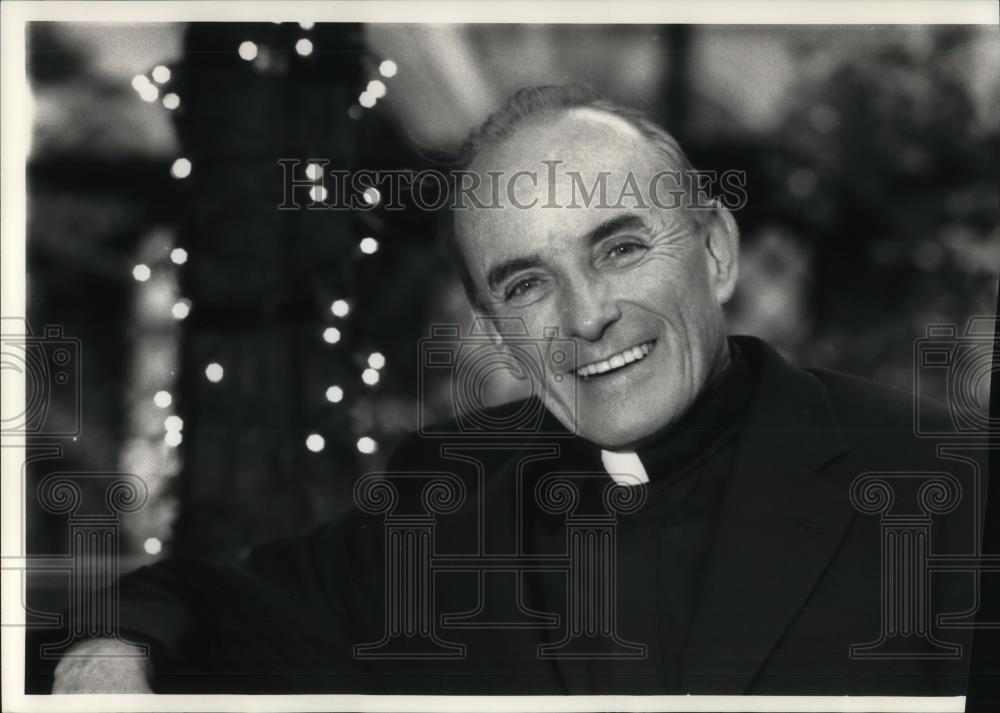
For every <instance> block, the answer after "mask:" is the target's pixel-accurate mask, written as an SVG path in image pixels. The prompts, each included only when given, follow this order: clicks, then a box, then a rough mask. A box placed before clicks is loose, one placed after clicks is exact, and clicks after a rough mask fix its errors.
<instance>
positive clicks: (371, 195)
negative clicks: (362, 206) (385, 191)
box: [362, 187, 382, 205]
mask: <svg viewBox="0 0 1000 713" xmlns="http://www.w3.org/2000/svg"><path fill="white" fill-rule="evenodd" d="M362 198H363V199H364V201H365V203H367V204H368V205H378V202H379V201H380V200H382V194H381V193H379V190H378V189H377V188H374V187H369V188H366V189H365V192H364V193H363V194H362Z"/></svg>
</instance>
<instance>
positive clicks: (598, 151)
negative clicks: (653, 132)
mask: <svg viewBox="0 0 1000 713" xmlns="http://www.w3.org/2000/svg"><path fill="white" fill-rule="evenodd" d="M647 141H648V139H647V138H646V137H645V136H644V135H643V134H642V133H641V132H640V131H639V130H638V129H637V128H636V127H635V126H633V125H632V124H631V123H629V122H628V121H626V120H625V119H623V118H621V117H619V116H616V115H614V114H611V113H609V112H607V111H603V110H600V109H591V108H588V107H576V108H573V109H568V110H566V111H565V112H564V113H563V114H562V115H560V116H558V117H556V118H553V119H548V120H543V121H540V122H538V123H527V124H525V125H523V126H520V127H518V128H517V129H516V130H515V131H514V132H513V134H512V135H511V136H509V137H507V138H505V139H503V140H502V141H500V142H499V143H498V144H496V145H494V146H492V147H489V148H487V149H486V150H484V151H483V152H482V153H481V154H480V156H479V157H477V159H476V160H475V161H473V163H472V167H471V168H472V170H473V171H487V170H506V171H518V170H527V171H530V170H537V169H538V167H539V166H541V163H540V162H541V161H542V160H545V161H560V162H562V163H565V164H576V165H577V168H580V169H588V170H591V171H616V170H619V169H620V167H621V166H622V164H623V163H628V162H629V160H628V159H629V158H630V157H634V156H639V155H645V154H646V153H647V151H646V150H647V149H648V148H649V147H648V145H647Z"/></svg>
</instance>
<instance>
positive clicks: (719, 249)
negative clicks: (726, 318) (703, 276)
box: [705, 199, 740, 305]
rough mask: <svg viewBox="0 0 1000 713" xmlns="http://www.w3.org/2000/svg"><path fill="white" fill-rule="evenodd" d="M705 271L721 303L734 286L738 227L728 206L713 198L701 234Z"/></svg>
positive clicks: (738, 254)
mask: <svg viewBox="0 0 1000 713" xmlns="http://www.w3.org/2000/svg"><path fill="white" fill-rule="evenodd" d="M705 251H706V253H707V257H708V274H709V279H710V280H711V281H712V291H713V292H714V293H715V298H716V299H717V300H718V301H719V304H720V305H721V304H725V303H726V302H728V301H729V299H730V298H731V297H732V296H733V291H734V290H735V289H736V278H737V276H738V274H739V266H740V229H739V227H738V226H737V225H736V219H735V218H733V214H732V213H730V212H729V209H728V208H726V207H725V206H724V205H722V202H721V201H719V200H718V199H716V200H715V208H714V209H713V212H712V215H711V217H710V218H709V220H708V225H707V226H706V235H705Z"/></svg>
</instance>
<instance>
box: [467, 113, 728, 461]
mask: <svg viewBox="0 0 1000 713" xmlns="http://www.w3.org/2000/svg"><path fill="white" fill-rule="evenodd" d="M543 160H558V161H560V162H561V163H560V164H559V165H558V167H557V168H556V171H555V176H554V178H553V177H552V176H551V172H550V170H549V168H548V167H547V166H546V165H544V164H542V163H541V161H543ZM471 168H472V171H474V172H476V173H479V174H481V175H486V173H485V172H487V171H499V172H502V179H501V183H500V184H501V186H502V189H501V190H500V204H501V206H502V207H501V208H500V209H492V208H471V209H465V210H459V211H458V212H457V214H456V232H457V240H458V244H459V248H460V250H461V251H462V253H463V256H464V259H465V261H466V264H467V266H468V269H469V271H470V273H471V275H472V279H473V281H474V283H475V285H476V287H477V289H478V293H479V295H480V296H481V299H482V302H483V303H484V310H485V316H488V317H493V318H502V319H515V320H516V319H520V320H523V323H524V325H525V326H526V328H527V330H528V335H529V337H531V338H533V339H535V340H537V341H538V343H540V344H541V345H542V349H541V352H542V354H543V355H544V356H543V359H544V362H545V363H544V368H543V372H544V374H545V376H544V383H543V384H539V385H537V386H538V387H540V391H541V395H542V397H543V398H544V401H545V404H546V406H547V407H548V409H549V410H550V411H551V412H552V413H553V414H555V415H556V417H557V418H559V419H560V420H561V421H562V422H563V424H564V425H566V427H567V428H569V429H570V430H573V431H576V432H577V433H579V435H580V436H582V437H584V438H586V439H588V440H590V441H593V442H595V443H597V444H598V445H600V446H602V447H604V448H609V449H624V448H629V447H634V446H636V445H637V444H639V443H641V442H642V441H643V440H645V439H649V438H650V437H653V436H655V435H656V434H657V433H658V432H660V431H662V430H663V429H665V428H667V427H668V426H669V425H670V424H671V423H673V422H674V421H675V420H676V419H677V418H678V417H679V416H680V415H681V414H683V413H684V412H685V411H686V410H687V408H688V407H689V406H690V405H691V403H692V402H693V401H694V399H695V398H696V396H697V395H698V393H699V392H700V391H701V389H702V387H703V386H704V385H705V383H706V382H707V381H708V380H709V379H710V378H711V377H712V376H714V372H715V371H717V370H718V369H719V368H720V366H721V365H722V364H724V361H725V359H726V351H725V350H726V346H725V333H724V329H723V318H722V311H721V305H722V304H723V303H724V302H725V301H726V300H728V298H729V297H730V295H731V294H732V290H733V286H734V284H735V278H736V241H737V238H736V229H735V224H734V223H733V221H732V218H731V216H729V214H728V213H725V212H724V209H718V211H717V212H716V214H715V215H714V216H713V217H712V218H711V219H710V220H708V221H707V225H705V226H704V227H701V226H699V225H698V224H697V223H695V221H694V219H693V213H692V211H690V210H686V209H685V208H683V207H676V208H675V207H668V208H658V207H656V206H655V205H654V204H652V203H651V201H650V196H649V195H648V187H649V185H650V183H651V180H652V178H653V176H654V175H655V174H656V173H657V171H661V170H663V169H664V166H663V164H662V159H660V158H659V154H658V153H657V152H656V149H655V147H654V146H653V145H652V144H651V142H650V141H649V140H648V139H647V138H645V137H644V136H642V135H641V134H640V133H639V132H638V131H637V130H635V129H634V128H633V127H631V126H630V125H629V124H627V123H626V122H624V121H622V120H620V119H618V118H617V117H613V116H611V115H608V114H604V113H598V112H595V111H591V110H574V111H572V112H568V113H567V114H566V115H565V116H563V117H560V118H559V119H557V120H555V121H553V122H551V123H547V124H545V125H544V126H538V127H525V128H523V129H521V131H520V132H518V133H517V134H516V135H515V136H514V137H513V138H511V139H508V140H506V141H505V142H503V143H502V144H500V145H499V146H496V147H492V148H490V149H487V150H486V151H485V152H483V153H482V154H481V155H480V156H479V157H478V158H477V159H476V161H475V162H474V163H473V166H472V167H471ZM667 168H676V167H667ZM518 171H531V172H534V173H535V174H536V175H537V177H538V180H537V184H536V185H534V184H533V181H532V180H531V179H529V178H527V177H522V178H521V179H519V180H518V181H517V182H516V183H515V190H514V191H513V194H512V195H510V196H508V195H507V192H506V185H507V181H508V180H509V179H510V177H511V176H513V175H514V174H515V173H516V172H518ZM602 172H604V174H605V180H606V181H607V196H608V197H607V200H606V201H604V202H603V203H604V204H603V205H601V203H602V202H601V201H600V200H599V198H598V196H596V195H595V196H594V198H593V200H590V201H587V200H586V199H585V198H584V194H583V193H581V182H582V187H583V189H584V191H590V190H591V187H592V186H594V185H595V183H599V181H600V178H601V173H602ZM629 172H631V173H632V176H633V178H634V179H635V184H636V185H638V186H639V187H640V191H641V193H640V195H641V199H635V198H631V197H629V195H630V193H629V191H627V190H626V191H625V199H624V200H623V201H621V204H620V205H619V201H618V198H619V195H620V194H622V192H623V189H624V186H625V183H626V181H627V180H629V179H628V178H627V176H628V174H629ZM550 178H553V180H550ZM574 183H576V185H574ZM489 190H492V189H487V188H484V189H483V190H482V191H481V195H483V196H487V195H489ZM553 198H554V199H555V200H553ZM486 200H488V199H486ZM666 200H667V197H666V196H665V195H661V196H660V198H659V201H660V204H661V205H663V204H665V203H666ZM574 203H575V205H576V206H577V207H573V204H574ZM588 203H589V205H588ZM519 206H530V207H519ZM555 206H560V207H555ZM609 206H613V207H609ZM706 217H707V216H706ZM553 327H555V328H557V332H558V336H557V337H555V339H561V340H566V339H569V340H572V341H573V342H574V344H575V350H574V351H575V356H571V358H570V359H569V360H568V361H566V362H563V363H562V364H556V363H554V361H553V359H552V358H551V354H552V353H553V351H554V348H555V344H557V342H555V341H553V337H552V333H553V331H554V330H552V329H551V328H553Z"/></svg>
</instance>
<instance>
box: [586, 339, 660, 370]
mask: <svg viewBox="0 0 1000 713" xmlns="http://www.w3.org/2000/svg"><path fill="white" fill-rule="evenodd" d="M652 348H653V343H652V342H646V343H644V344H640V345H639V346H637V347H631V348H630V349H626V350H624V351H621V352H618V353H617V354H613V355H612V356H610V357H608V358H607V359H604V360H602V361H595V362H594V363H593V364H587V365H586V366H581V367H580V368H579V369H577V370H576V374H577V376H594V375H595V374H603V373H604V372H606V371H611V370H612V369H620V368H621V367H623V366H625V365H626V364H631V363H632V362H634V361H639V360H640V359H643V358H645V356H646V355H647V354H649V351H650V349H652Z"/></svg>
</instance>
